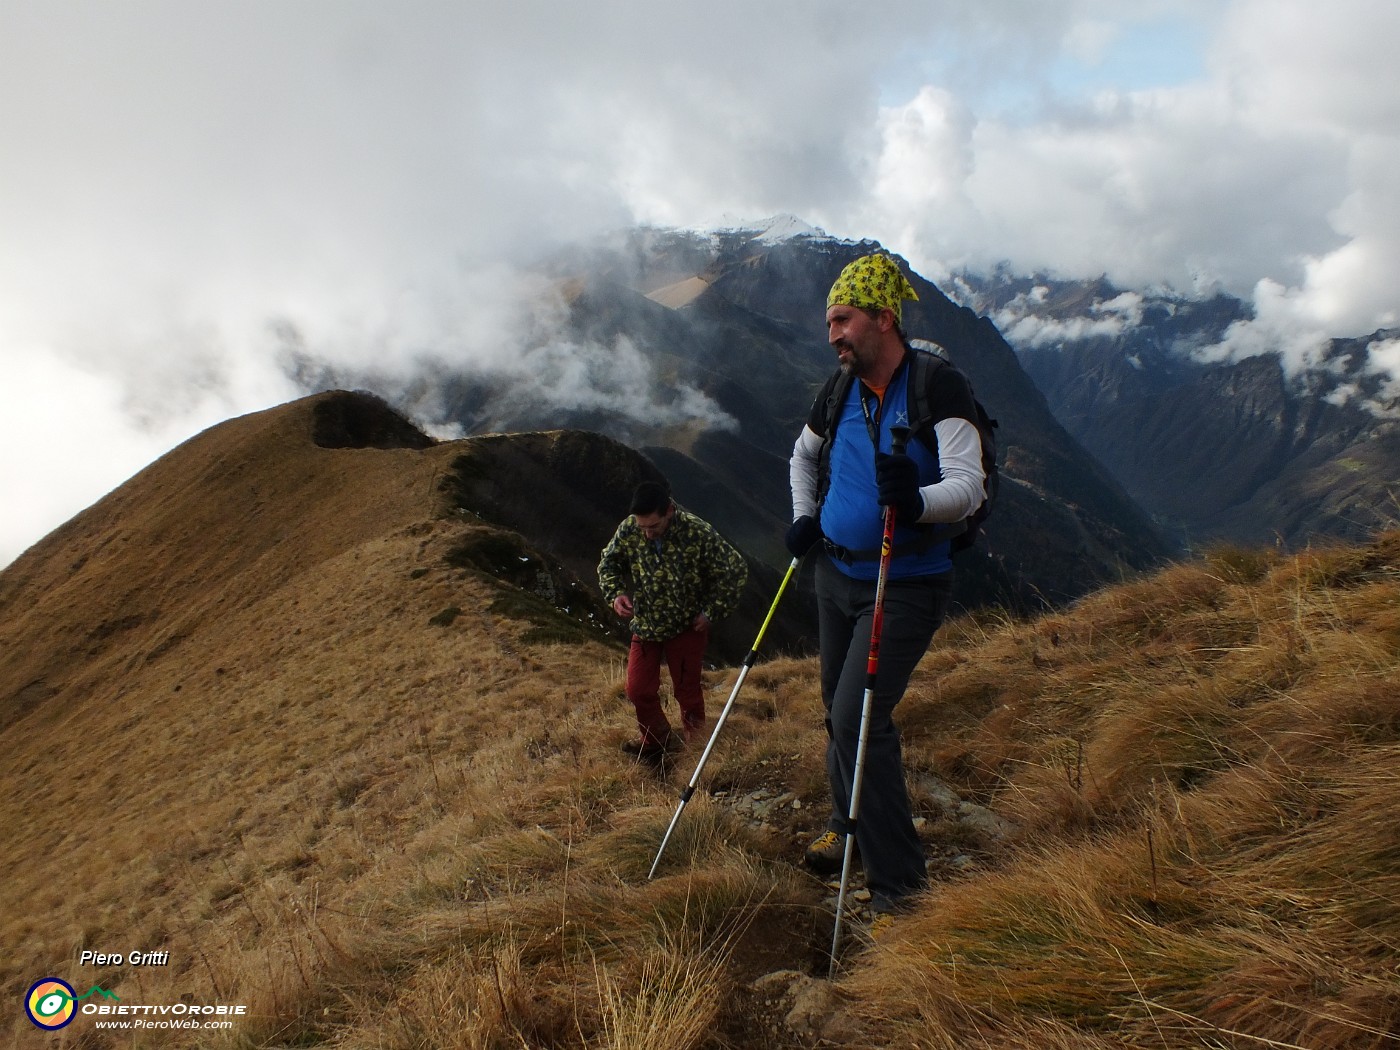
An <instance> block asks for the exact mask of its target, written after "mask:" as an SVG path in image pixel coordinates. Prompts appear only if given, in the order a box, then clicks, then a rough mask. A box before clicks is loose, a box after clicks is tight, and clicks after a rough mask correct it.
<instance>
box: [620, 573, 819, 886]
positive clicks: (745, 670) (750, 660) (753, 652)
mask: <svg viewBox="0 0 1400 1050" xmlns="http://www.w3.org/2000/svg"><path fill="white" fill-rule="evenodd" d="M800 560H801V559H799V558H793V559H792V564H791V565H789V566H788V570H787V575H785V576H784V577H783V582H782V583H781V584H780V585H779V587H778V593H777V595H776V596H775V597H774V598H773V605H772V606H771V607H770V608H769V610H768V615H767V616H766V617H764V619H763V626H762V627H760V628H759V629H758V637H756V638H755V639H754V640H753V648H752V649H750V650H749V655H748V656H746V657H744V664H743V666H742V667H741V668H740V669H739V678H738V680H737V681H736V682H735V683H734V688H733V690H731V691H730V693H729V700H728V701H727V702H726V703H725V705H724V710H723V711H721V712H720V714H719V719H718V720H717V721H716V722H715V730H714V732H713V733H711V734H710V742H709V743H708V744H706V745H705V750H704V752H702V753H701V755H700V762H699V764H698V765H697V766H696V767H695V772H694V773H693V774H692V775H691V778H690V783H689V784H687V785H686V786H685V790H684V791H682V792H681V804H680V805H679V806H677V807H676V814H675V816H673V817H672V818H671V826H670V827H669V828H667V829H666V835H665V837H664V838H662V840H661V848H660V849H658V850H657V851H656V859H655V860H654V861H652V862H651V871H650V872H648V873H647V878H649V879H650V878H652V877H653V876H655V875H656V866H657V865H658V864H660V863H661V854H663V853H665V852H666V843H667V842H669V841H670V840H671V832H673V831H675V830H676V824H677V823H678V822H679V821H680V819H681V811H682V810H684V809H685V804H686V803H687V802H689V801H690V796H691V795H693V794H695V785H696V784H697V783H698V782H699V780H700V771H701V770H702V769H704V768H705V763H706V762H707V761H709V758H710V752H711V751H712V750H714V746H715V741H716V740H718V739H719V731H720V730H721V729H723V728H724V723H725V720H726V719H727V718H728V717H729V712H730V710H731V709H732V708H733V707H734V700H735V698H736V697H738V695H739V690H740V689H741V688H742V687H743V685H744V679H745V678H747V677H748V676H749V668H751V667H752V666H753V665H754V661H755V660H757V659H758V647H759V646H760V645H761V644H762V643H763V635H764V634H765V633H766V632H767V630H768V625H769V624H770V623H771V622H772V621H773V614H774V613H776V612H777V611H778V602H780V601H782V598H783V592H784V591H785V590H787V585H788V582H789V581H790V580H791V579H792V574H793V573H794V572H796V571H797V565H798V562H799V561H800Z"/></svg>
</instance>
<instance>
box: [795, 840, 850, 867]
mask: <svg viewBox="0 0 1400 1050" xmlns="http://www.w3.org/2000/svg"><path fill="white" fill-rule="evenodd" d="M845 859H846V836H845V835H838V834H837V833H836V832H834V831H824V832H822V835H821V837H820V838H818V839H817V840H816V841H815V842H813V843H812V844H811V845H810V846H808V847H807V852H806V853H804V854H803V855H802V861H803V863H804V864H806V865H807V867H809V868H810V869H811V870H812V871H815V872H816V873H817V874H818V875H835V874H836V873H837V872H839V871H840V870H841V865H842V864H843V863H844V862H845Z"/></svg>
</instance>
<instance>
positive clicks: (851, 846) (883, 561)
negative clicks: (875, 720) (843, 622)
mask: <svg viewBox="0 0 1400 1050" xmlns="http://www.w3.org/2000/svg"><path fill="white" fill-rule="evenodd" d="M908 440H909V428H908V427H890V451H891V452H893V453H894V454H895V455H896V456H902V455H903V454H904V446H905V443H906V442H907V441H908ZM894 519H895V512H894V507H886V508H885V535H884V537H883V538H882V539H881V541H880V571H879V575H878V576H877V577H876V579H875V611H874V613H873V614H872V615H871V618H870V656H869V658H868V659H867V660H866V663H865V696H864V697H863V699H862V700H861V707H860V738H859V741H858V742H857V744H856V767H855V769H854V770H853V771H852V776H851V804H850V808H849V811H848V812H847V814H846V853H845V856H844V857H842V859H841V890H840V892H839V893H838V894H837V896H836V925H835V927H834V928H833V929H832V931H831V968H830V969H829V970H828V971H827V977H828V979H830V978H834V977H835V976H836V949H837V948H838V947H839V945H840V943H841V919H842V917H843V915H844V913H845V908H846V883H847V881H848V880H849V878H850V874H851V854H852V853H853V852H854V851H855V844H856V818H857V816H858V815H859V813H860V788H861V781H862V780H863V779H864V777H865V741H866V738H867V736H868V735H869V733H870V705H871V703H872V701H873V700H874V698H875V675H876V673H877V672H878V671H879V669H880V631H881V629H882V628H883V627H884V625H885V581H886V580H887V579H888V578H889V574H890V555H891V552H892V551H893V549H894Z"/></svg>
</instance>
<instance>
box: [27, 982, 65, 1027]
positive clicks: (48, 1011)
mask: <svg viewBox="0 0 1400 1050" xmlns="http://www.w3.org/2000/svg"><path fill="white" fill-rule="evenodd" d="M76 999H77V993H76V992H74V991H73V986H72V985H71V984H69V983H68V982H67V981H60V980H59V979H58V978H57V977H45V978H44V979H43V980H42V981H35V982H34V983H33V984H32V985H31V986H30V988H29V994H28V995H26V996H25V997H24V1012H25V1013H27V1014H28V1015H29V1019H30V1020H31V1021H33V1022H34V1023H35V1024H36V1025H38V1026H39V1027H40V1028H46V1029H48V1030H50V1031H52V1030H53V1029H55V1028H62V1027H63V1026H64V1025H66V1024H68V1023H69V1022H70V1021H72V1020H73V1015H74V1014H75V1013H76V1012H77V1010H76V1008H75V1007H74V1000H76Z"/></svg>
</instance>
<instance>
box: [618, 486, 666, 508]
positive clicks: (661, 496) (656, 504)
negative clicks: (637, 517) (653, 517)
mask: <svg viewBox="0 0 1400 1050" xmlns="http://www.w3.org/2000/svg"><path fill="white" fill-rule="evenodd" d="M670 506H671V486H670V485H668V484H666V482H664V481H644V482H642V483H641V484H640V485H638V486H637V488H636V490H635V491H634V492H633V493H632V506H631V507H630V508H628V509H629V510H630V511H631V512H632V513H633V514H665V513H666V510H667V508H669V507H670Z"/></svg>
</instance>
